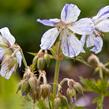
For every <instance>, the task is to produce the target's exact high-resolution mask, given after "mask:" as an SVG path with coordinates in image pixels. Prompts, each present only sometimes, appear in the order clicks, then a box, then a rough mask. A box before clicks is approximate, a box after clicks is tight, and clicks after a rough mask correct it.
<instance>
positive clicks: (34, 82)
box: [28, 76, 38, 91]
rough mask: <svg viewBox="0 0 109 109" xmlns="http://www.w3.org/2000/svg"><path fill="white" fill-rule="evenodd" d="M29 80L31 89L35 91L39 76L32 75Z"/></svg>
mask: <svg viewBox="0 0 109 109" xmlns="http://www.w3.org/2000/svg"><path fill="white" fill-rule="evenodd" d="M28 82H29V85H30V87H31V89H32V90H33V91H35V90H36V89H37V85H38V83H37V78H36V77H35V76H32V77H30V78H29V80H28Z"/></svg>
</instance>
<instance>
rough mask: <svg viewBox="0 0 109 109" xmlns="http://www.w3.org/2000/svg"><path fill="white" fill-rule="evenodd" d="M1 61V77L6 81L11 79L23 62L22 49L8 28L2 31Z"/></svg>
mask: <svg viewBox="0 0 109 109" xmlns="http://www.w3.org/2000/svg"><path fill="white" fill-rule="evenodd" d="M0 60H1V61H2V62H1V70H0V75H1V76H2V77H5V78H6V79H9V78H10V76H11V75H12V73H13V72H14V71H15V70H16V68H17V66H18V65H19V67H20V66H21V62H22V54H21V51H20V47H19V46H18V45H17V44H15V38H14V37H13V36H12V35H11V33H10V31H9V29H8V28H7V27H4V28H2V29H0Z"/></svg>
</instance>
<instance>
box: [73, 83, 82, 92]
mask: <svg viewBox="0 0 109 109" xmlns="http://www.w3.org/2000/svg"><path fill="white" fill-rule="evenodd" d="M73 87H74V88H75V90H77V91H78V92H79V93H83V87H82V85H81V84H80V83H78V82H75V83H74V86H73Z"/></svg>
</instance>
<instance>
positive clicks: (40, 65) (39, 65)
mask: <svg viewBox="0 0 109 109" xmlns="http://www.w3.org/2000/svg"><path fill="white" fill-rule="evenodd" d="M45 65H46V62H45V59H44V58H43V57H40V58H38V60H37V68H38V69H39V70H43V69H44V68H45Z"/></svg>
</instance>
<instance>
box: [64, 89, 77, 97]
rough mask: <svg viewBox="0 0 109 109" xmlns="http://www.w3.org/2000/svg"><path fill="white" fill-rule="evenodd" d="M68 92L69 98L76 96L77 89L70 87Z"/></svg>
mask: <svg viewBox="0 0 109 109" xmlns="http://www.w3.org/2000/svg"><path fill="white" fill-rule="evenodd" d="M66 94H67V96H68V97H69V98H72V97H75V96H76V91H75V89H74V88H68V89H67V91H66Z"/></svg>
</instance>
